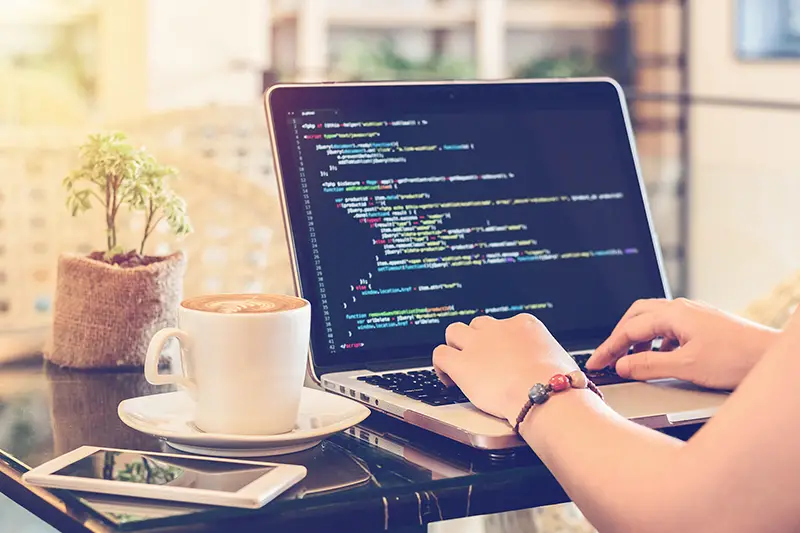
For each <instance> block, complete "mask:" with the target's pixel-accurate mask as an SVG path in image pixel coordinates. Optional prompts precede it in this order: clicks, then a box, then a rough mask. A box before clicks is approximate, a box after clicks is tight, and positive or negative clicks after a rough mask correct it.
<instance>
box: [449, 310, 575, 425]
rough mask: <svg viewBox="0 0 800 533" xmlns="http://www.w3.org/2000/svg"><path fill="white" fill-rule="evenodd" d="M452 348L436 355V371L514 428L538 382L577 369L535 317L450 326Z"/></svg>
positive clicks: (483, 319) (485, 319)
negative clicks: (532, 389) (533, 387)
mask: <svg viewBox="0 0 800 533" xmlns="http://www.w3.org/2000/svg"><path fill="white" fill-rule="evenodd" d="M445 338H446V342H447V344H446V345H441V346H438V347H437V348H436V349H435V350H434V352H433V366H434V368H435V369H436V373H437V374H439V376H440V378H441V379H442V381H444V382H445V383H448V382H451V381H452V382H454V383H455V384H456V385H458V386H459V388H461V390H462V391H463V392H464V394H465V395H466V396H467V398H469V400H470V401H471V402H472V403H473V405H475V407H477V408H478V409H481V410H482V411H485V412H487V413H489V414H491V415H494V416H496V417H499V418H504V419H506V420H508V421H509V423H510V424H512V425H513V424H514V423H515V422H516V419H517V415H518V414H519V412H520V409H522V406H523V405H525V402H526V401H527V399H528V391H529V390H530V388H531V387H532V386H533V384H534V383H544V384H547V382H548V380H549V379H550V378H551V377H552V376H553V374H566V373H567V372H572V371H573V370H577V369H578V367H577V365H576V364H575V361H574V360H573V359H572V358H571V357H570V356H569V355H568V354H567V352H566V351H565V350H564V349H563V348H562V347H561V346H560V345H559V344H558V342H556V340H555V339H554V338H553V336H552V335H551V334H550V332H549V331H547V328H546V327H545V326H544V324H542V323H541V322H540V321H539V320H537V319H536V318H535V317H534V316H532V315H529V314H520V315H517V316H515V317H512V318H508V319H504V320H497V319H494V318H491V317H488V316H480V317H476V318H475V319H473V320H472V322H470V324H469V325H466V324H464V323H461V322H456V323H454V324H451V325H450V326H448V328H447V331H446V333H445Z"/></svg>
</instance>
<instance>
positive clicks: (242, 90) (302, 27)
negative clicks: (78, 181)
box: [0, 0, 800, 531]
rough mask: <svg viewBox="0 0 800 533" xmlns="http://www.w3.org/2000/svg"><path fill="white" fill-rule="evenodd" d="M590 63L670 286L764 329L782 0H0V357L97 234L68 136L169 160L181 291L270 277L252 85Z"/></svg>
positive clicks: (46, 307) (773, 288)
mask: <svg viewBox="0 0 800 533" xmlns="http://www.w3.org/2000/svg"><path fill="white" fill-rule="evenodd" d="M600 74H603V75H610V76H613V77H615V78H616V79H617V80H619V81H620V83H621V84H622V85H623V86H624V88H625V91H626V94H627V96H628V98H629V103H630V106H631V110H632V116H633V121H634V129H635V133H636V138H637V143H638V148H639V154H640V158H641V162H642V168H643V173H644V181H645V184H646V187H647V192H648V195H649V199H650V202H651V205H652V212H653V217H654V220H655V225H656V229H657V231H658V234H659V237H660V240H661V245H662V247H663V252H664V256H665V259H666V266H667V269H668V272H669V278H670V282H671V285H672V288H673V291H674V293H675V294H676V295H686V296H690V297H692V298H698V299H702V300H705V301H708V302H710V303H712V304H714V305H717V306H720V307H723V308H725V309H728V310H731V311H735V312H743V313H746V314H747V315H748V316H751V317H752V318H754V319H756V320H760V321H762V322H765V323H770V324H773V325H777V326H779V325H780V324H781V323H782V321H783V320H785V317H786V315H787V313H788V312H789V310H790V309H792V308H793V306H794V305H796V303H797V301H798V300H800V276H798V274H797V272H798V271H799V270H800V235H798V228H800V0H671V1H670V0H662V1H657V0H402V1H399V0H335V1H334V0H272V1H270V0H235V1H233V2H222V1H219V0H0V361H2V360H3V359H4V358H6V359H8V358H12V357H15V356H18V355H20V354H26V353H30V352H32V351H36V350H38V349H39V348H40V347H41V343H42V342H43V338H44V336H45V335H46V333H47V327H48V324H49V320H50V312H51V308H52V295H53V292H54V284H55V269H56V258H57V256H58V254H59V253H61V252H80V253H87V252H89V251H91V250H92V249H97V248H100V247H101V246H102V243H103V241H104V235H103V228H102V224H101V222H102V221H101V220H99V219H98V218H97V217H98V216H99V214H98V213H96V212H94V213H93V212H89V213H88V214H85V215H83V216H81V217H79V218H72V217H70V216H69V214H68V212H67V210H66V208H65V207H64V196H63V191H62V189H61V179H62V178H63V177H64V176H65V175H66V174H67V172H68V171H69V170H70V168H71V166H72V165H73V164H74V162H75V157H76V151H75V148H76V146H77V145H78V144H79V143H80V142H81V141H82V139H83V138H84V136H85V135H86V134H87V133H89V132H93V131H97V130H99V129H110V128H114V129H121V130H123V131H125V132H126V133H128V134H129V136H130V137H131V138H132V139H133V140H134V141H135V142H137V143H142V144H145V145H147V147H148V148H150V150H152V151H153V152H154V153H155V154H156V155H157V156H158V157H159V158H160V159H162V160H163V161H164V162H166V163H169V164H173V165H175V166H177V167H178V168H179V169H180V171H181V172H182V174H183V179H182V180H181V182H180V186H179V192H180V193H181V194H183V195H184V196H186V198H187V202H188V204H189V205H188V207H189V212H190V215H191V216H192V218H193V222H194V225H195V228H196V232H195V234H194V235H192V236H191V237H189V238H187V239H186V240H185V241H183V242H178V243H176V242H173V241H172V240H171V239H170V237H169V235H168V234H167V232H166V231H164V232H161V233H159V235H157V236H156V238H155V239H153V242H152V248H151V249H150V250H148V251H149V252H151V253H166V252H167V251H169V250H171V249H174V248H177V247H180V248H183V249H185V250H187V252H188V253H189V256H190V267H189V272H188V273H187V280H186V293H187V294H188V295H191V294H198V293H204V292H213V291H226V292H227V291H279V292H286V291H291V283H290V279H289V269H288V261H287V252H286V249H285V242H284V237H283V235H282V226H281V221H280V212H279V208H278V204H277V201H276V185H275V178H274V175H273V168H272V161H271V155H270V147H269V141H268V138H267V130H266V126H265V120H264V114H263V110H262V108H261V104H260V101H259V98H260V96H261V94H262V92H263V91H264V90H265V89H267V88H268V87H269V86H270V85H271V84H273V83H276V82H278V81H301V82H311V81H320V80H374V79H397V80H410V79H414V80H422V79H468V78H482V79H499V78H515V77H516V78H529V77H530V78H537V77H569V76H592V75H600ZM125 224H126V228H127V229H128V230H130V231H137V230H140V229H141V222H140V221H137V220H135V219H131V220H129V221H126V222H125ZM4 416H5V417H8V416H11V417H13V416H14V415H13V413H5V414H3V413H2V412H0V418H2V417H4ZM0 422H1V421H0ZM537 516H538V515H537ZM542 516H544V515H542ZM564 516H566V515H564ZM562 518H563V516H562ZM498 520H501V521H502V520H506V521H508V520H512V522H513V520H514V519H510V518H508V517H505V518H501V519H498ZM576 520H578V521H579V520H580V517H579V516H578V518H576ZM508 523H511V522H508ZM575 524H578V522H575ZM573 525H574V524H573ZM464 527H466V526H464ZM552 527H553V528H555V529H553V528H547V529H542V530H547V531H561V530H564V531H566V530H581V529H557V527H558V526H552ZM574 527H575V528H580V527H581V526H580V525H579V524H578V525H574ZM462 530H463V529H462Z"/></svg>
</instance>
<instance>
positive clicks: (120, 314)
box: [45, 252, 186, 368]
mask: <svg viewBox="0 0 800 533" xmlns="http://www.w3.org/2000/svg"><path fill="white" fill-rule="evenodd" d="M185 270H186V258H185V256H184V254H183V253H182V252H178V253H175V254H172V255H170V256H168V257H166V258H164V260H162V261H159V262H156V263H151V264H149V265H147V266H138V267H133V268H121V267H118V266H114V265H109V264H106V263H102V262H100V261H95V260H92V259H89V258H88V257H85V256H78V255H71V254H64V255H62V256H61V257H60V258H59V260H58V277H57V281H56V298H55V306H54V311H53V335H52V339H51V340H50V342H49V343H48V346H47V347H46V348H45V357H46V358H47V359H48V360H49V361H51V362H52V363H54V364H56V365H58V366H64V367H71V368H120V367H141V366H143V365H144V358H145V354H146V353H147V346H148V345H149V343H150V339H151V338H152V337H153V335H155V333H156V332H157V331H158V330H160V329H163V328H167V327H175V326H176V325H177V322H178V320H177V313H178V305H180V302H181V298H182V293H183V274H184V272H185Z"/></svg>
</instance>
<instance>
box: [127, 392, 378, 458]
mask: <svg viewBox="0 0 800 533" xmlns="http://www.w3.org/2000/svg"><path fill="white" fill-rule="evenodd" d="M117 414H118V415H119V417H120V419H121V420H122V421H123V422H124V423H125V424H127V425H128V426H130V427H132V428H133V429H135V430H137V431H141V432H143V433H148V434H150V435H155V436H156V437H161V438H163V439H164V440H165V441H166V442H167V444H169V445H170V446H172V447H173V448H176V449H178V450H181V451H185V452H189V453H195V454H202V455H214V456H219V457H263V456H267V455H281V454H286V453H295V452H299V451H302V450H307V449H309V448H311V447H313V446H316V445H317V444H319V443H320V442H321V441H322V440H323V439H325V438H326V437H328V436H330V435H333V434H334V433H337V432H339V431H343V430H345V429H347V428H349V427H351V426H354V425H356V424H358V423H359V422H361V421H362V420H364V419H365V418H367V416H369V409H368V408H367V407H365V406H363V405H361V404H360V403H358V402H354V401H353V400H350V399H348V398H344V397H342V396H336V395H333V394H330V393H326V392H323V391H319V390H316V389H310V388H308V387H305V388H303V395H302V397H301V399H300V413H299V414H298V416H297V425H296V427H295V429H294V430H293V431H291V432H289V433H282V434H280V435H225V434H221V433H206V432H204V431H201V430H200V429H198V428H197V427H196V426H195V425H194V401H193V400H192V399H191V397H190V396H189V394H188V393H187V392H185V391H178V392H167V393H165V394H153V395H150V396H141V397H138V398H130V399H128V400H123V401H122V402H121V403H120V404H119V407H118V408H117Z"/></svg>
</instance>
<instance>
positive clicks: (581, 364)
mask: <svg viewBox="0 0 800 533" xmlns="http://www.w3.org/2000/svg"><path fill="white" fill-rule="evenodd" d="M589 357H591V354H588V353H587V354H579V355H573V356H572V358H573V359H575V362H576V363H578V368H580V369H581V370H582V371H583V372H584V373H586V376H587V377H588V378H589V379H591V380H592V382H594V384H595V385H598V386H600V385H613V384H614V383H626V382H628V381H631V380H630V379H625V378H621V377H619V374H617V372H616V371H615V370H614V369H613V368H604V369H603V370H586V361H588V360H589Z"/></svg>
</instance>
